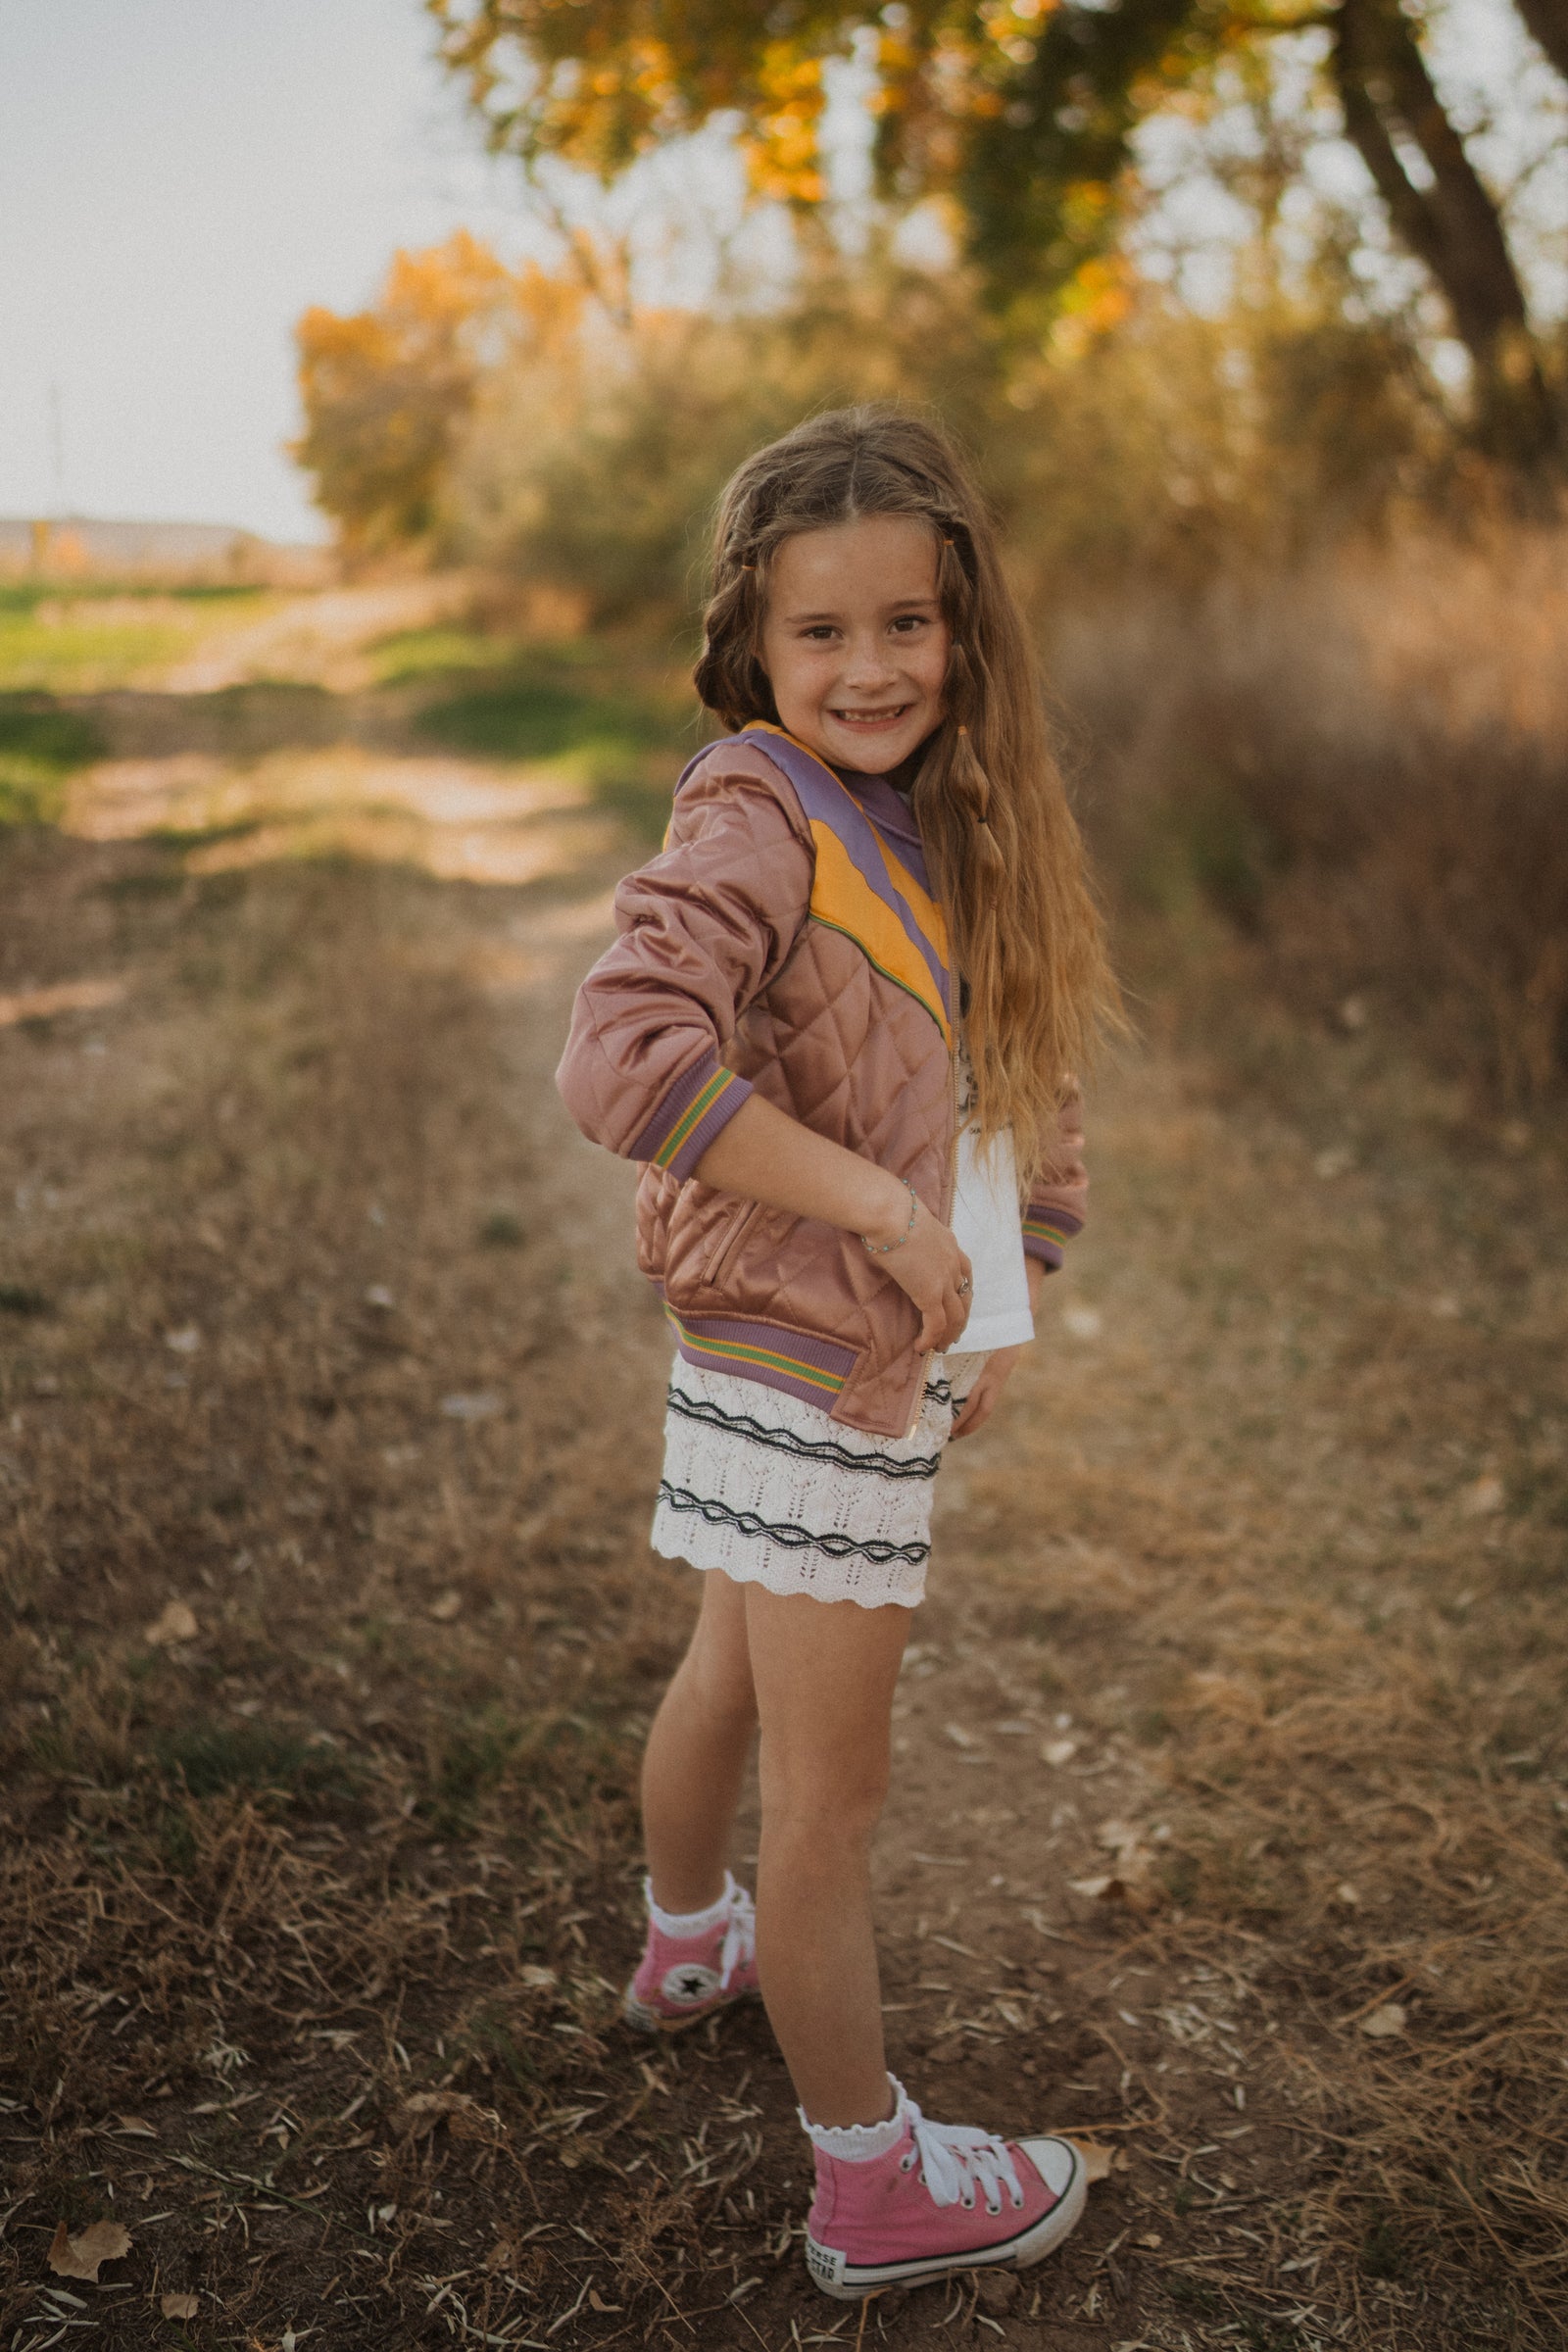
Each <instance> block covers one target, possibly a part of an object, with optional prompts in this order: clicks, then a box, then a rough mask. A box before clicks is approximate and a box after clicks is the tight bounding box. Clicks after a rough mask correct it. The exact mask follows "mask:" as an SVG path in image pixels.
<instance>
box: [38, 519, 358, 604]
mask: <svg viewBox="0 0 1568 2352" xmlns="http://www.w3.org/2000/svg"><path fill="white" fill-rule="evenodd" d="M334 572H335V564H334V559H333V557H332V554H331V551H330V550H329V549H327V548H324V547H311V546H308V545H304V544H297V545H285V544H283V543H281V542H279V541H276V540H271V539H263V538H261V537H259V536H258V534H257V533H256V532H254V531H243V530H237V529H235V528H234V526H233V525H232V524H231V523H223V522H101V521H96V520H95V519H94V518H93V517H92V516H91V515H62V516H61V517H60V518H59V519H58V520H57V521H41V520H38V519H36V518H34V517H31V516H14V515H0V573H4V574H7V575H9V576H11V577H16V576H18V575H25V574H28V573H30V574H32V575H33V576H35V577H36V576H40V575H41V576H42V577H44V578H46V579H81V578H83V577H91V576H97V577H99V578H104V579H117V580H123V579H151V580H160V579H162V580H181V581H190V580H195V581H211V582H212V583H213V584H214V585H215V586H216V585H219V584H221V583H226V582H230V581H232V582H236V583H239V582H249V581H255V582H257V583H258V584H261V585H267V586H275V587H280V588H282V587H287V588H293V587H299V588H314V587H318V586H319V585H320V584H321V583H322V582H323V581H325V580H328V579H330V578H332V577H333V576H334Z"/></svg>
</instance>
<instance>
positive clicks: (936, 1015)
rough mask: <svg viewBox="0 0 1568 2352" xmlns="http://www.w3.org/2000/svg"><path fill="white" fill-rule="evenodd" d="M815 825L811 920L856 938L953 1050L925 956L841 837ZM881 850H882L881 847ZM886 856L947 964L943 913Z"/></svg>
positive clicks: (913, 910) (818, 821) (943, 1008)
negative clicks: (924, 1012) (860, 869)
mask: <svg viewBox="0 0 1568 2352" xmlns="http://www.w3.org/2000/svg"><path fill="white" fill-rule="evenodd" d="M810 822H811V839H812V841H813V842H814V843H815V845H816V875H815V879H814V880H813V882H812V884H811V908H810V911H811V914H812V917H813V918H814V920H815V921H817V922H819V923H826V924H827V925H828V926H829V928H830V929H832V930H834V931H842V932H843V933H844V934H845V935H846V937H847V938H849V939H853V940H854V942H855V944H856V946H857V947H858V949H859V950H860V951H861V953H862V954H863V955H864V956H866V957H867V958H868V959H869V960H870V961H871V962H872V963H874V964H875V966H876V968H877V970H878V971H879V972H882V973H884V974H885V975H886V976H887V978H888V979H889V980H892V981H894V982H896V983H897V985H898V986H899V987H900V988H903V989H907V991H908V994H909V995H910V996H911V997H913V998H914V999H915V1001H916V1003H917V1004H920V1005H924V1006H925V1008H926V1010H927V1012H928V1013H929V1014H930V1015H931V1018H932V1019H933V1020H934V1021H935V1022H936V1025H937V1027H938V1028H939V1029H940V1030H941V1032H942V1039H943V1043H944V1044H945V1045H948V1046H951V1044H952V1042H953V1041H952V1036H951V1032H950V1030H949V1026H948V1015H947V1008H946V1006H945V1005H943V1002H942V997H941V993H940V991H939V990H938V988H937V984H936V982H935V980H934V979H933V977H932V974H931V967H930V965H929V964H928V963H927V962H926V960H925V957H924V956H922V955H921V953H920V951H919V949H918V948H917V947H916V946H915V944H914V942H913V940H912V939H911V938H910V937H909V935H908V933H907V930H906V929H905V927H904V925H903V923H902V922H900V920H899V918H898V916H897V915H896V914H895V913H894V911H893V909H892V907H889V906H888V905H887V904H886V903H885V901H883V900H882V899H879V898H878V897H877V894H876V892H875V891H874V890H873V889H872V888H871V886H870V884H869V883H868V882H866V881H864V880H863V879H862V877H861V875H860V874H859V872H858V869H857V867H856V865H855V862H854V860H853V859H852V858H851V857H850V853H849V851H848V850H847V849H846V848H845V847H844V844H843V842H842V841H840V839H839V837H838V835H837V834H836V833H835V832H834V831H833V830H832V828H831V827H830V826H828V825H825V824H823V822H822V821H821V819H820V818H819V817H812V819H811V820H810ZM877 847H878V849H881V847H882V845H881V843H880V842H878V844H877ZM882 855H883V858H884V859H886V861H887V864H888V870H889V873H890V875H891V877H892V879H893V881H894V883H895V884H896V886H897V888H898V889H899V890H901V891H902V892H903V894H904V896H905V898H906V899H907V902H908V905H909V909H910V912H911V913H913V914H914V915H915V916H916V917H917V919H919V920H921V921H922V923H925V924H926V925H927V927H928V928H929V929H930V932H931V944H932V946H933V947H934V948H938V949H939V950H940V951H942V952H943V953H942V960H943V962H944V963H945V962H946V961H947V956H946V953H945V950H946V946H947V940H946V928H945V926H942V916H941V913H940V911H939V909H938V908H937V907H935V906H934V904H933V903H932V901H931V900H930V899H929V898H927V897H926V894H925V892H924V891H923V890H921V889H920V886H919V884H918V883H917V882H916V881H915V880H914V877H913V875H912V874H907V873H906V872H905V870H904V868H903V867H902V866H898V865H896V863H895V861H894V860H893V859H891V858H888V854H887V852H886V851H885V850H883V851H882ZM922 902H923V904H922ZM938 926H942V927H940V928H938Z"/></svg>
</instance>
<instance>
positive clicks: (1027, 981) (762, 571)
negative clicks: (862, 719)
mask: <svg viewBox="0 0 1568 2352" xmlns="http://www.w3.org/2000/svg"><path fill="white" fill-rule="evenodd" d="M863 515H906V516H909V517H912V518H915V519H918V520H921V521H924V522H926V523H929V525H930V527H931V530H932V531H933V533H934V534H935V537H936V540H937V593H938V595H939V597H940V599H941V604H942V610H943V613H944V615H945V617H946V619H947V623H948V627H949V631H950V633H951V636H952V645H953V650H952V654H951V657H950V661H949V669H948V678H947V684H946V688H945V691H944V695H943V717H942V720H941V723H940V724H939V725H938V727H937V728H936V730H935V732H934V733H933V734H932V735H930V736H929V737H928V738H927V740H926V744H925V747H924V754H923V757H922V759H921V761H920V766H919V772H918V774H917V775H916V777H915V781H914V788H913V796H912V797H913V808H914V814H915V817H916V819H917V821H918V823H919V827H920V833H921V838H922V840H923V842H924V844H925V851H926V858H927V863H928V866H929V868H930V874H931V882H932V887H933V892H934V895H935V896H936V898H937V900H938V901H939V903H940V905H941V907H942V909H943V912H944V914H945V915H946V917H947V920H948V926H949V930H950V932H951V935H952V942H953V953H954V960H955V963H956V968H957V971H958V973H959V974H960V975H961V978H962V980H963V981H964V982H965V984H966V1011H965V1018H964V1035H965V1040H966V1043H967V1046H968V1051H969V1057H970V1060H971V1062H972V1064H973V1067H974V1074H975V1086H976V1096H977V1100H976V1104H975V1111H976V1115H977V1117H978V1120H979V1124H980V1130H981V1134H982V1136H985V1137H990V1136H994V1135H997V1134H999V1133H1000V1132H1001V1131H1002V1130H1003V1129H1004V1128H1006V1127H1010V1128H1011V1129H1012V1133H1013V1140H1014V1144H1015V1147H1016V1151H1017V1156H1018V1166H1019V1172H1020V1175H1021V1177H1022V1179H1023V1181H1024V1183H1025V1184H1026V1185H1027V1184H1028V1183H1029V1182H1030V1181H1031V1180H1032V1179H1033V1178H1034V1177H1035V1176H1037V1175H1038V1173H1039V1171H1040V1169H1041V1166H1042V1164H1043V1162H1044V1161H1045V1159H1046V1158H1047V1155H1048V1153H1049V1152H1050V1149H1051V1145H1052V1140H1053V1137H1054V1132H1055V1123H1056V1113H1057V1111H1058V1109H1059V1108H1060V1105H1061V1102H1062V1099H1063V1097H1064V1095H1066V1094H1067V1093H1068V1092H1069V1091H1070V1089H1071V1088H1072V1087H1073V1086H1074V1085H1075V1084H1076V1082H1077V1073H1079V1072H1080V1071H1082V1070H1083V1069H1084V1068H1085V1066H1086V1065H1087V1063H1088V1060H1089V1058H1090V1054H1091V1051H1092V1048H1093V1046H1094V1043H1095V1039H1096V1036H1097V1034H1098V1033H1099V1032H1100V1031H1101V1030H1102V1029H1103V1028H1104V1027H1105V1026H1107V1025H1109V1026H1116V1025H1118V1023H1119V998H1118V996H1117V991H1116V985H1115V982H1114V980H1113V979H1112V977H1111V973H1110V968H1109V965H1108V963H1107V961H1106V956H1105V948H1104V938H1103V927H1102V924H1101V920H1100V915H1099V912H1098V910H1097V908H1096V906H1095V903H1094V900H1093V898H1092V897H1091V895H1090V891H1089V887H1088V883H1087V880H1086V878H1085V873H1084V858H1083V847H1082V843H1081V842H1080V839H1079V835H1078V828H1077V826H1076V824H1075V823H1074V822H1073V817H1072V811H1071V810H1070V809H1069V808H1068V806H1067V796H1066V793H1065V791H1064V790H1063V787H1062V781H1061V775H1060V772H1059V770H1058V768H1057V766H1056V763H1055V761H1054V759H1053V757H1052V754H1051V747H1050V743H1049V740H1048V737H1047V730H1046V722H1045V713H1044V711H1043V708H1042V705H1041V698H1040V689H1039V683H1038V679H1037V676H1036V670H1035V663H1034V659H1033V656H1032V654H1031V652H1030V647H1029V641H1028V636H1027V633H1026V631H1025V628H1024V624H1023V618H1022V615H1021V614H1020V613H1019V611H1018V608H1017V605H1016V603H1015V602H1014V600H1013V597H1012V593H1011V591H1010V589H1009V588H1008V586H1007V583H1006V580H1005V577H1004V574H1003V570H1002V565H1001V562H1000V559H999V556H998V550H997V536H996V531H995V527H994V525H993V524H992V521H991V518H990V516H989V515H988V514H987V512H986V508H985V504H984V501H983V500H982V498H981V496H980V493H979V491H978V490H977V488H976V487H975V484H974V482H973V481H972V480H971V478H970V475H969V472H968V469H967V467H966V466H965V465H964V463H963V461H962V459H961V458H960V457H959V455H958V453H957V451H956V449H955V448H954V446H953V444H952V443H951V442H950V441H949V440H948V439H947V437H946V435H945V434H943V433H942V432H940V431H939V430H938V429H937V428H936V427H935V426H934V425H932V424H929V423H927V422H925V421H924V420H923V419H922V418H920V417H911V416H907V415H905V414H903V413H902V412H900V411H898V410H888V409H877V408H855V409H839V410H835V411H833V412H831V413H830V414H828V415H825V416H820V417H809V418H808V419H807V421H806V422H805V423H804V424H799V425H797V426H796V428H795V430H794V431H793V432H791V433H786V434H785V436H784V438H783V439H782V440H780V441H775V442H773V443H771V444H770V445H769V447H767V448H766V449H762V450H759V451H758V452H757V454H756V456H755V457H751V458H748V459H747V461H746V463H745V465H744V466H741V467H740V468H739V470H738V471H737V472H736V473H735V474H734V475H733V476H732V478H731V480H730V482H729V484H728V486H727V487H726V489H725V491H724V493H723V496H722V498H721V499H720V501H719V507H718V515H717V521H716V526H715V532H714V542H713V577H712V594H711V598H710V601H709V605H708V610H707V613H706V615H705V619H704V643H703V651H702V657H701V659H700V660H699V662H698V663H697V666H696V669H695V670H694V672H693V676H694V679H695V681H696V686H697V691H698V693H699V694H700V695H701V696H702V699H703V701H704V703H705V704H706V705H707V707H708V708H709V709H710V710H711V711H715V712H716V713H717V714H718V716H719V718H720V719H722V720H723V722H724V724H725V725H726V726H728V727H730V728H732V729H735V730H739V729H740V728H742V727H745V726H749V725H751V724H753V723H754V722H755V721H756V720H758V719H767V720H771V721H773V722H774V723H776V722H777V719H778V711H777V710H776V708H775V706H774V702H773V692H772V688H771V687H770V685H769V684H768V680H767V674H766V672H765V671H764V669H763V668H762V664H761V661H760V649H761V642H762V620H763V615H764V613H765V611H766V600H767V579H768V566H769V563H770V561H771V558H772V556H773V555H774V553H775V552H776V550H777V549H778V547H779V546H780V545H781V544H782V542H783V541H784V540H786V539H791V538H794V537H795V536H796V535H797V533H799V532H802V531H815V530H822V529H825V528H827V527H829V526H830V525H833V524H836V523H844V522H852V521H856V520H858V519H859V518H860V517H861V516H863Z"/></svg>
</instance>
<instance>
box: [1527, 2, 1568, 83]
mask: <svg viewBox="0 0 1568 2352" xmlns="http://www.w3.org/2000/svg"><path fill="white" fill-rule="evenodd" d="M1519 14H1520V15H1521V16H1522V17H1523V19H1524V21H1525V25H1526V27H1527V29H1528V30H1529V31H1530V32H1531V33H1532V34H1533V35H1534V37H1535V38H1536V39H1537V40H1538V41H1539V42H1540V43H1541V46H1542V48H1543V49H1544V51H1545V52H1546V55H1547V56H1548V57H1549V58H1550V60H1551V62H1552V64H1553V65H1554V66H1555V67H1556V69H1557V71H1558V73H1560V74H1561V75H1562V77H1563V79H1564V81H1568V0H1519Z"/></svg>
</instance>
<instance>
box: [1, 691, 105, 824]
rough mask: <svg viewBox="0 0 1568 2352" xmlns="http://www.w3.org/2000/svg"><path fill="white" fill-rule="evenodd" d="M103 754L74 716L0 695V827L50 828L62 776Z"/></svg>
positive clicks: (32, 698) (43, 700)
mask: <svg viewBox="0 0 1568 2352" xmlns="http://www.w3.org/2000/svg"><path fill="white" fill-rule="evenodd" d="M104 750H105V746H104V740H103V737H102V736H101V735H100V734H99V732H98V729H97V728H96V727H95V726H93V725H92V723H91V722H90V720H88V719H85V718H83V717H81V716H80V715H79V713H78V712H76V711H63V710H62V709H61V708H60V707H59V705H58V704H57V703H55V702H54V701H52V700H51V699H50V698H49V697H47V696H44V695H35V694H0V827H4V826H6V825H48V824H53V823H54V822H55V821H56V819H57V818H58V817H59V814H60V809H61V806H62V804H63V802H64V799H65V788H66V781H67V779H68V777H69V776H70V775H71V774H72V772H73V770H74V769H76V768H78V767H85V766H86V765H87V764H88V763H89V761H91V760H101V759H102V758H103V755H104Z"/></svg>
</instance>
